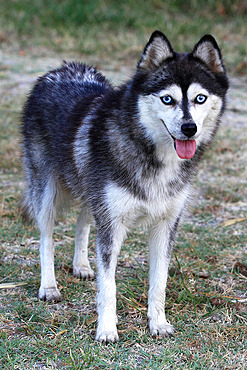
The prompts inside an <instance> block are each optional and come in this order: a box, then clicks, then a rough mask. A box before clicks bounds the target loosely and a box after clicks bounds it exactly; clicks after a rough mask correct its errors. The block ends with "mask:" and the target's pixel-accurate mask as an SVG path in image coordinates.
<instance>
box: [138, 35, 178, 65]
mask: <svg viewBox="0 0 247 370" xmlns="http://www.w3.org/2000/svg"><path fill="white" fill-rule="evenodd" d="M173 55H174V51H173V49H172V47H171V44H170V42H169V41H168V40H167V38H166V36H165V35H164V34H163V33H162V32H160V31H154V32H153V33H152V35H151V37H150V40H149V41H148V43H147V45H146V47H145V49H144V51H143V54H142V57H141V60H140V62H139V63H138V67H139V68H142V69H146V70H150V69H151V70H154V69H156V68H158V67H159V66H160V65H161V63H163V62H164V61H165V60H166V59H168V58H171V57H173Z"/></svg>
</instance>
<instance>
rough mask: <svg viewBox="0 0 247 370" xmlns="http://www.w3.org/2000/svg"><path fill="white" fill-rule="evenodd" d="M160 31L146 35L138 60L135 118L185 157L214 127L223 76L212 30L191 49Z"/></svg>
mask: <svg viewBox="0 0 247 370" xmlns="http://www.w3.org/2000/svg"><path fill="white" fill-rule="evenodd" d="M162 35H163V34H161V35H160V33H159V32H157V33H156V36H155V34H154V36H153V37H151V39H150V41H149V43H148V44H147V46H146V48H145V50H144V54H143V56H142V59H141V61H140V63H139V66H138V68H139V71H138V72H141V73H146V80H145V84H143V92H142V94H140V97H139V101H138V109H139V112H140V120H141V122H142V123H143V125H144V126H146V129H147V131H148V134H149V135H150V136H151V137H152V138H153V140H154V141H155V142H161V141H162V140H163V141H164V140H165V141H167V142H170V143H171V144H172V146H173V147H174V148H175V150H176V152H177V154H178V156H179V157H180V158H182V159H189V158H192V157H193V156H194V154H195V151H196V146H198V145H199V144H200V143H204V144H207V143H208V142H209V141H210V140H211V138H212V136H213V134H214V133H215V131H216V126H217V123H218V119H219V117H220V115H221V112H222V110H223V106H224V99H225V93H226V90H227V87H228V84H227V78H226V75H225V70H224V66H223V64H222V60H221V54H220V51H219V49H218V46H217V44H216V42H215V40H214V39H213V38H212V36H204V38H202V39H201V40H200V41H199V43H198V44H197V45H196V46H195V48H194V50H193V52H192V53H190V54H178V53H175V52H174V51H173V50H172V49H171V46H170V43H169V41H168V40H167V39H166V38H165V36H164V35H163V36H162ZM162 56H163V57H162ZM143 80H144V79H143Z"/></svg>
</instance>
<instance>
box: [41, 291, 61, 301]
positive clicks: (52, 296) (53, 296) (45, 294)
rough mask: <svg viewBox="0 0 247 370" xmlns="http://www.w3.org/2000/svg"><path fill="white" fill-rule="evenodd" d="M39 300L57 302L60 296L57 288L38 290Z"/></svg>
mask: <svg viewBox="0 0 247 370" xmlns="http://www.w3.org/2000/svg"><path fill="white" fill-rule="evenodd" d="M39 299H41V300H42V301H49V302H59V301H61V299H62V296H61V293H60V292H59V290H58V289H57V288H40V289H39Z"/></svg>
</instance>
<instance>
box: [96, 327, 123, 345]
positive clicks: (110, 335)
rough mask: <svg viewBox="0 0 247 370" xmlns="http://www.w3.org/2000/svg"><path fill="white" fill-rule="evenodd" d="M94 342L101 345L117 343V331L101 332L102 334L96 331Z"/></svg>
mask: <svg viewBox="0 0 247 370" xmlns="http://www.w3.org/2000/svg"><path fill="white" fill-rule="evenodd" d="M96 340H97V341H99V342H101V343H103V344H107V343H115V342H118V340H119V338H118V333H117V329H116V330H114V331H102V332H101V331H99V330H97V334H96Z"/></svg>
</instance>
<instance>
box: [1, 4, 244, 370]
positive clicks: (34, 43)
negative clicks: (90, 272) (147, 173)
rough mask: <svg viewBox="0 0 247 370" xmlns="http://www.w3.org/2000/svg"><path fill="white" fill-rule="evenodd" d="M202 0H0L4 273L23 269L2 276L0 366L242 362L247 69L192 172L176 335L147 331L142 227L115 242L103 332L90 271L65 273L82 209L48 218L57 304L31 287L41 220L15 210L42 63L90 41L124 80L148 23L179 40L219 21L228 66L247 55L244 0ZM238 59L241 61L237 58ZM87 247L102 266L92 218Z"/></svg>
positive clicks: (88, 46) (174, 301)
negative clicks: (113, 293) (110, 327)
mask: <svg viewBox="0 0 247 370" xmlns="http://www.w3.org/2000/svg"><path fill="white" fill-rule="evenodd" d="M204 3H205V2H202V1H198V2H196V1H190V2H188V3H187V4H189V5H186V7H185V5H183V4H185V3H184V2H182V1H178V0H177V1H167V2H163V1H160V0H156V1H154V0H151V1H149V2H147V1H142V2H138V1H137V2H130V1H122V2H118V3H117V2H115V1H111V2H110V1H104V2H103V1H98V2H95V1H91V2H79V1H78V2H75V1H72V0H70V1H60V2H58V1H53V2H48V1H47V2H46V1H37V0H36V1H32V2H31V1H29V2H28V1H27V0H22V1H8V2H7V1H5V0H2V1H1V13H0V20H1V21H0V39H1V41H2V48H1V49H0V58H1V59H0V79H1V84H0V94H1V101H0V140H1V146H0V179H1V180H0V220H1V221H0V222H1V227H0V284H4V283H11V282H13V283H20V282H21V283H25V285H22V286H19V287H16V288H13V289H6V288H5V289H3V288H2V287H3V285H0V367H1V368H2V369H37V368H48V369H59V370H60V369H101V368H102V369H103V368H107V369H135V368H142V369H149V368H151V369H227V368H228V369H245V368H246V366H247V356H246V352H247V351H246V350H247V343H246V337H247V336H246V334H247V333H246V324H247V309H246V302H242V301H241V299H240V298H241V297H244V296H246V279H247V276H246V265H247V253H246V246H247V237H246V217H247V216H246V204H247V187H246V176H247V169H246V154H245V153H246V150H247V144H246V143H247V136H246V132H247V130H246V108H245V106H246V99H247V89H246V78H238V79H233V80H232V81H231V85H232V92H231V93H230V98H229V104H228V110H227V112H226V115H225V117H224V119H223V122H224V124H223V125H222V128H221V130H220V131H219V133H218V135H217V139H216V141H215V143H214V145H213V147H212V148H211V149H210V150H209V151H208V152H207V154H206V156H205V158H204V162H203V166H202V170H201V171H200V173H199V175H198V176H197V178H196V181H195V189H196V190H195V201H194V205H193V207H192V213H191V215H190V217H186V218H185V220H184V221H183V223H182V225H181V227H180V228H179V232H178V236H177V241H176V246H175V250H174V253H173V257H172V262H171V265H170V277H169V280H168V288H167V304H166V312H167V317H168V319H169V320H170V322H171V323H172V324H173V325H174V326H175V328H176V333H175V336H174V337H173V338H165V339H159V338H158V339H154V338H152V337H151V336H150V335H149V332H148V327H147V317H146V315H147V294H148V250H147V246H146V235H145V232H143V231H139V230H137V231H135V232H133V233H132V234H130V235H129V237H128V239H127V240H126V242H125V244H124V246H123V248H122V251H121V254H120V257H119V263H118V268H117V273H116V277H117V279H116V280H117V287H118V293H117V298H118V302H117V305H118V315H119V335H120V342H119V343H117V344H109V345H107V346H103V345H101V344H99V343H97V342H95V341H94V337H95V332H96V318H97V316H96V303H95V302H96V282H95V281H89V282H85V281H80V280H78V279H77V278H75V277H73V275H72V273H71V272H72V255H73V240H74V232H75V221H76V215H77V210H76V209H75V210H74V209H72V211H71V213H70V214H68V215H66V216H65V217H64V218H63V219H61V220H59V223H58V224H57V226H56V228H55V233H54V241H55V247H56V277H57V281H58V284H59V288H60V290H61V293H62V295H63V301H62V302H61V303H57V304H52V303H44V302H40V301H39V300H38V298H37V293H38V289H39V282H40V264H39V234H38V231H37V229H36V228H34V227H32V226H30V225H24V224H23V223H22V221H21V218H20V215H19V214H18V202H19V199H20V195H21V190H22V187H23V182H22V173H21V160H20V159H21V150H20V146H19V120H20V113H21V107H22V105H23V103H24V100H25V95H26V93H27V91H28V90H29V89H30V87H31V84H32V83H33V81H34V79H35V78H36V76H37V75H40V74H41V73H43V72H44V71H46V70H47V68H48V66H50V65H52V66H54V65H56V64H57V63H58V61H59V60H60V59H62V58H63V57H64V55H65V54H67V52H68V55H69V57H71V56H72V55H73V56H74V54H76V56H77V57H78V54H77V53H81V54H83V55H79V56H80V57H83V58H85V59H86V60H91V58H92V56H91V53H92V54H93V55H94V57H93V58H94V60H95V61H97V63H98V64H101V65H102V67H103V68H104V69H105V70H107V72H108V73H109V74H110V75H111V76H112V78H113V79H114V80H116V81H122V80H123V79H124V78H125V77H126V75H128V74H130V73H129V71H127V72H126V71H125V70H124V71H125V73H126V74H125V75H122V74H121V73H119V70H122V66H124V65H127V67H128V66H130V65H131V66H134V65H135V64H136V58H138V57H139V54H140V52H141V50H142V48H143V43H144V41H145V39H146V38H147V37H148V36H149V34H150V33H151V32H152V30H153V29H156V28H160V29H161V30H163V31H164V32H166V33H167V35H168V36H169V38H170V39H171V41H172V42H173V43H174V44H175V45H176V47H177V48H178V49H180V50H182V49H184V46H183V45H185V48H190V47H191V46H192V45H193V43H194V42H196V41H197V39H198V38H199V37H200V36H201V35H202V34H203V33H205V32H212V33H214V34H215V35H216V36H217V38H218V39H219V41H220V44H222V46H223V49H224V55H225V60H226V62H227V65H228V66H229V68H231V71H232V72H233V71H234V70H236V67H237V65H239V64H238V63H242V62H244V61H246V41H245V40H246V38H245V36H246V34H245V32H246V30H245V21H244V16H246V8H245V9H243V6H244V4H245V2H244V1H236V2H234V5H232V6H231V4H232V2H230V1H225V2H224V3H223V2H221V1H219V2H217V4H218V5H217V7H216V10H215V9H214V6H215V5H214V4H215V2H213V1H208V2H207V3H206V4H207V5H205V4H204ZM27 5H28V6H27ZM220 5H221V6H223V8H221V7H220ZM54 9H55V10H54ZM129 9H131V13H130V14H129ZM241 9H242V10H241ZM214 10H215V11H214ZM191 14H193V17H192V16H191ZM203 19H204V21H202V20H203ZM82 21H83V22H82ZM60 51H61V52H62V53H63V54H62V55H61V54H58V55H56V56H55V54H56V53H58V52H60ZM111 59H112V61H111ZM113 61H114V62H113ZM244 71H245V67H244V65H243V66H242V69H240V70H238V72H242V73H243V72H244ZM229 220H233V223H232V224H231V225H228V224H227V223H226V221H229ZM227 225H228V226H227ZM90 261H91V264H92V267H93V268H94V270H96V253H95V233H94V232H93V233H92V235H91V238H90Z"/></svg>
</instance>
